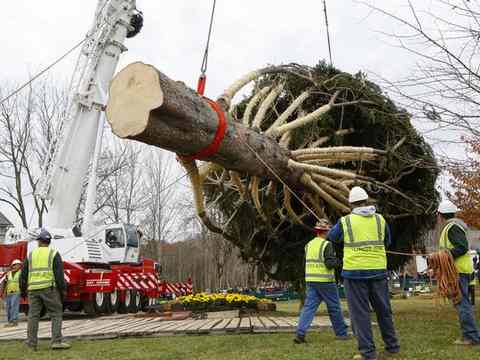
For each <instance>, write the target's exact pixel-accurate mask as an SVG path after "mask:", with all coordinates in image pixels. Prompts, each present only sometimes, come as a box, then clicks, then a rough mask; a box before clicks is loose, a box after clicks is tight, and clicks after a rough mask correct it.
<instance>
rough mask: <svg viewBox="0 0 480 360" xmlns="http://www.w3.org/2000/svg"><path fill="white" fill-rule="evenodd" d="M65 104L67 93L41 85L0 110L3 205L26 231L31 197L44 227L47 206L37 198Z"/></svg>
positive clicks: (11, 99)
mask: <svg viewBox="0 0 480 360" xmlns="http://www.w3.org/2000/svg"><path fill="white" fill-rule="evenodd" d="M64 104H65V95H64V93H63V92H61V91H60V90H58V89H57V88H55V87H52V86H50V85H49V84H48V83H37V84H36V85H35V86H33V85H32V86H30V87H29V88H28V90H27V92H26V93H23V94H17V95H16V96H13V97H12V98H10V99H9V100H8V101H6V102H4V103H2V104H1V106H0V145H1V146H0V164H2V165H3V166H2V167H1V172H0V202H3V203H5V204H7V205H8V206H10V207H11V208H13V210H15V212H16V213H17V214H18V216H19V218H20V221H21V223H22V225H23V226H24V227H27V226H28V225H29V222H30V219H29V216H28V215H27V207H28V206H27V205H26V201H27V198H30V197H31V198H32V201H33V206H34V211H35V212H36V215H37V216H36V217H37V219H38V226H42V223H43V215H44V213H45V211H46V205H45V202H44V201H43V200H41V199H38V198H37V197H35V196H33V194H35V190H36V187H37V183H38V179H39V177H40V176H41V166H42V164H43V162H44V159H45V156H46V154H47V151H48V149H49V144H50V142H51V140H52V138H53V129H54V127H55V125H56V123H57V121H58V119H59V117H60V116H62V111H63V106H64Z"/></svg>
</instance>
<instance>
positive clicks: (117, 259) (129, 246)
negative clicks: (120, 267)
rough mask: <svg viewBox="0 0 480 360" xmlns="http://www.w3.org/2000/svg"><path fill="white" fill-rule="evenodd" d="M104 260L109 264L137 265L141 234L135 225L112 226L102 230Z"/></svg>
mask: <svg viewBox="0 0 480 360" xmlns="http://www.w3.org/2000/svg"><path fill="white" fill-rule="evenodd" d="M104 234H105V237H104V241H105V243H104V248H105V253H106V254H105V258H106V260H108V262H110V263H137V262H138V260H139V248H140V237H141V232H140V231H138V230H137V227H136V226H135V225H130V224H113V225H109V226H108V227H107V228H106V229H105V230H104Z"/></svg>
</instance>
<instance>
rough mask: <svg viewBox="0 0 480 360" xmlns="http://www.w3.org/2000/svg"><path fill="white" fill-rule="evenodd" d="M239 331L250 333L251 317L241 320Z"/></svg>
mask: <svg viewBox="0 0 480 360" xmlns="http://www.w3.org/2000/svg"><path fill="white" fill-rule="evenodd" d="M238 330H240V331H242V332H250V331H251V330H252V325H251V323H250V318H249V317H243V318H241V319H240V325H239V326H238Z"/></svg>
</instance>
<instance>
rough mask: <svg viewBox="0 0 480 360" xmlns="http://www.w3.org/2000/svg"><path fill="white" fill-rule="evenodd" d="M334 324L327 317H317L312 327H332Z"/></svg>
mask: <svg viewBox="0 0 480 360" xmlns="http://www.w3.org/2000/svg"><path fill="white" fill-rule="evenodd" d="M330 326H332V324H331V323H330V319H329V318H328V317H326V316H316V317H315V318H314V319H313V321H312V327H321V328H324V327H330Z"/></svg>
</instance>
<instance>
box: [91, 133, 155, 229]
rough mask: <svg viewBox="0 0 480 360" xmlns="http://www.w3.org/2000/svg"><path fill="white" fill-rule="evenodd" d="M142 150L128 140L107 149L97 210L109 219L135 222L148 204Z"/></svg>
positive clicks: (100, 176) (102, 163) (99, 178)
mask: <svg viewBox="0 0 480 360" xmlns="http://www.w3.org/2000/svg"><path fill="white" fill-rule="evenodd" d="M142 151H143V147H142V146H140V145H138V144H135V143H133V142H129V141H122V142H119V141H113V142H112V143H111V144H107V146H106V147H105V149H104V153H103V156H102V159H101V161H100V164H101V165H100V166H99V169H98V174H99V176H98V183H97V189H98V197H97V210H96V212H95V213H98V212H101V213H102V214H103V215H104V216H105V217H106V218H107V220H108V221H109V222H115V223H117V222H126V223H134V222H136V221H137V220H138V218H139V215H140V213H141V212H142V211H143V209H144V208H145V206H146V201H145V200H146V196H145V193H144V191H143V187H144V181H145V180H144V177H143V176H142V172H143V169H142V166H141V161H142Z"/></svg>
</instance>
